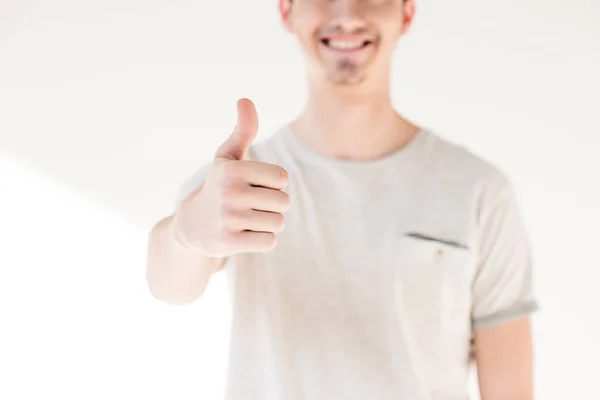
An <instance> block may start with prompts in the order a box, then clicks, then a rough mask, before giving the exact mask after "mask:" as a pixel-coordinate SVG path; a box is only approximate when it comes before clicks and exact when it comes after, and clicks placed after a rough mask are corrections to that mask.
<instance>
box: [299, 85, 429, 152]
mask: <svg viewBox="0 0 600 400" xmlns="http://www.w3.org/2000/svg"><path fill="white" fill-rule="evenodd" d="M388 87H389V85H387V84H386V85H379V86H378V87H376V88H371V89H366V88H357V87H353V86H349V87H339V86H334V85H333V84H331V83H326V84H322V82H319V84H311V85H310V86H309V92H308V101H307V102H306V105H305V108H304V110H303V111H302V113H301V114H300V115H299V117H298V118H297V119H296V120H295V121H294V122H292V124H291V125H290V128H291V129H292V131H293V132H294V134H295V135H296V136H297V137H298V138H299V139H301V140H302V141H303V142H305V143H306V144H307V145H308V146H310V147H312V148H313V149H315V150H316V151H318V152H320V153H322V154H324V155H326V156H329V157H335V158H340V159H347V160H356V161H368V160H375V159H378V158H381V157H383V156H385V155H387V154H389V153H391V152H393V151H395V150H398V149H399V148H401V147H403V146H404V145H406V144H407V143H408V142H409V141H410V140H411V139H412V137H414V135H415V134H416V133H417V132H418V128H417V127H416V126H414V125H412V124H411V123H410V122H408V121H407V120H406V119H404V118H403V117H402V116H400V115H399V114H398V113H397V112H396V110H395V109H394V108H393V106H392V104H391V100H390V94H389V89H388Z"/></svg>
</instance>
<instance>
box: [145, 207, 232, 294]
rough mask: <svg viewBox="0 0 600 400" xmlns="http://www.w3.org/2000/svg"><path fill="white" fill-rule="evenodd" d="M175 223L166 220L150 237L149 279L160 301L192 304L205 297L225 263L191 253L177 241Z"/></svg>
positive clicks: (151, 287) (195, 252)
mask: <svg viewBox="0 0 600 400" xmlns="http://www.w3.org/2000/svg"><path fill="white" fill-rule="evenodd" d="M172 221H173V219H172V217H167V218H164V219H163V220H161V221H160V222H159V223H157V224H156V226H155V227H154V228H153V229H152V232H151V233H150V235H149V239H148V240H149V243H148V260H147V271H146V279H147V282H148V286H149V288H150V291H151V293H152V294H153V295H154V297H156V298H157V299H159V300H163V301H165V302H167V303H171V304H188V303H191V302H192V301H194V300H196V299H197V298H199V297H200V296H201V295H202V294H203V293H204V290H205V289H206V286H207V285H208V281H209V279H210V276H211V275H212V274H213V272H215V271H216V270H218V269H219V268H220V267H221V265H222V264H223V262H224V259H220V258H211V257H208V256H206V255H204V254H202V253H200V252H198V251H194V250H189V249H187V248H186V247H185V246H183V245H182V244H181V243H180V242H178V241H177V240H176V239H175V237H174V235H173V230H172V229H173V222H172Z"/></svg>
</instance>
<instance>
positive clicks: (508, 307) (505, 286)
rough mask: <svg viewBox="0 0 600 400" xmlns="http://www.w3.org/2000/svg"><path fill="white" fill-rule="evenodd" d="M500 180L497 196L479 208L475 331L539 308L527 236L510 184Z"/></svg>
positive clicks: (473, 312)
mask: <svg viewBox="0 0 600 400" xmlns="http://www.w3.org/2000/svg"><path fill="white" fill-rule="evenodd" d="M502 181H503V184H502V185H501V186H499V190H495V192H496V193H497V195H493V196H488V199H487V201H483V202H482V204H481V207H480V210H481V211H480V215H479V218H478V221H479V223H478V227H477V232H478V265H477V273H476V276H475V279H474V281H473V309H472V318H473V330H474V331H477V330H479V329H481V328H485V327H489V326H492V325H497V324H501V323H504V322H507V321H510V320H513V319H517V318H519V317H522V316H525V315H528V314H530V313H532V312H534V311H537V310H538V308H539V307H538V303H537V301H536V299H535V297H534V290H533V265H532V254H531V248H530V242H529V237H528V234H527V232H526V229H525V226H524V223H523V219H522V217H521V214H520V211H519V207H518V204H517V198H516V196H515V192H514V189H513V186H512V184H511V182H509V181H508V180H507V179H503V180H502ZM496 187H498V186H496ZM489 197H491V198H489ZM486 203H487V204H486Z"/></svg>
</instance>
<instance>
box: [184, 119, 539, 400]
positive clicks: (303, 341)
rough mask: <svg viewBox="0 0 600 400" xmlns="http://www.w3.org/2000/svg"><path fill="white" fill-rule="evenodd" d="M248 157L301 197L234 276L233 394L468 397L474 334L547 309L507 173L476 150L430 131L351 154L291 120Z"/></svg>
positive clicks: (252, 397)
mask: <svg viewBox="0 0 600 400" xmlns="http://www.w3.org/2000/svg"><path fill="white" fill-rule="evenodd" d="M248 156H249V157H248V158H249V159H252V160H257V161H264V162H268V163H274V164H277V165H280V166H281V167H283V168H285V169H286V170H287V171H288V172H289V176H290V184H289V186H288V188H287V189H286V191H287V192H288V193H289V194H290V196H291V200H292V201H291V208H290V210H289V211H288V212H287V213H286V214H285V217H286V228H285V230H284V231H283V232H282V233H281V234H279V235H278V245H277V247H276V248H275V249H274V250H273V251H271V252H269V253H264V254H239V255H237V256H233V257H230V258H229V259H228V260H227V263H226V264H225V266H224V269H223V271H224V273H229V274H231V276H230V277H231V280H230V282H231V284H232V286H231V289H232V295H233V321H232V326H231V329H232V330H231V351H230V360H229V364H228V365H229V367H228V383H227V399H229V400H242V399H244V400H282V399H285V400H301V399H302V400H303V399H310V400H320V399H323V400H333V399H344V400H349V399H361V400H364V399H377V400H399V399H410V400H420V399H423V400H431V399H435V400H438V399H439V400H442V399H443V400H450V399H461V400H462V399H466V398H467V386H468V376H469V348H470V339H471V337H472V333H473V332H474V331H476V330H477V329H480V328H482V327H486V326H490V325H494V324H500V323H503V322H505V321H507V320H510V319H514V318H517V317H520V316H523V315H526V314H528V313H530V312H532V311H535V310H536V309H537V305H536V302H535V300H534V298H533V291H532V265H531V255H530V248H529V241H528V237H527V234H526V231H525V229H524V227H523V223H522V220H521V217H520V215H519V210H518V206H517V203H516V199H515V195H514V193H513V189H512V187H511V184H510V181H509V180H508V179H507V178H506V176H505V175H504V174H503V173H501V172H500V171H499V170H498V169H497V168H496V167H494V166H493V165H491V164H490V163H488V162H485V161H484V160H482V159H481V158H479V157H477V156H475V155H473V154H472V153H470V152H469V151H468V150H466V149H464V148H462V147H459V146H457V145H455V144H453V143H450V142H449V141H447V140H445V139H442V138H441V137H440V136H438V135H436V134H434V133H433V132H430V131H427V130H422V131H421V132H420V133H419V134H418V135H417V136H416V137H415V138H414V139H413V140H412V141H411V142H410V143H409V144H408V145H407V146H406V147H404V148H403V149H401V150H399V151H397V152H395V153H393V154H392V155H390V156H387V157H385V158H382V159H379V160H377V161H370V162H356V161H345V160H339V159H331V158H327V157H325V156H323V155H321V154H318V153H317V152H315V151H313V150H312V149H311V148H309V147H308V146H306V145H305V144H304V143H303V142H301V141H300V140H299V139H298V138H296V137H295V136H294V134H293V133H292V132H291V130H290V129H289V128H287V127H284V128H282V129H281V130H279V131H278V132H277V133H276V134H275V135H273V136H272V137H270V138H269V139H268V140H265V141H263V142H261V143H258V144H255V145H254V146H253V147H252V148H251V149H250V151H249V153H248ZM205 173H206V167H204V168H201V169H200V170H199V171H198V172H197V173H196V174H195V175H194V176H193V177H192V178H191V179H190V180H189V181H188V182H187V183H186V184H185V185H184V188H183V190H182V192H181V193H180V196H179V201H181V200H182V199H183V198H184V197H185V196H186V195H187V194H188V193H190V192H191V191H192V190H193V189H194V188H196V187H197V186H198V185H200V184H201V183H202V181H203V180H204V176H205ZM219 273H221V272H219Z"/></svg>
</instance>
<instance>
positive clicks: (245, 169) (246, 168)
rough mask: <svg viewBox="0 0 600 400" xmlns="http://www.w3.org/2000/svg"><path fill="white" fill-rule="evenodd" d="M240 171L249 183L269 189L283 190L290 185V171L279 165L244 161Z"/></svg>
mask: <svg viewBox="0 0 600 400" xmlns="http://www.w3.org/2000/svg"><path fill="white" fill-rule="evenodd" d="M239 168H240V169H241V171H240V173H241V174H242V176H243V177H244V179H245V180H246V182H247V183H249V184H250V185H253V186H262V187H266V188H269V189H276V190H282V189H285V187H286V186H287V185H288V182H289V176H288V172H287V171H286V170H285V169H284V168H281V167H280V166H279V165H275V164H269V163H264V162H258V161H242V162H241V163H240V166H239Z"/></svg>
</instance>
